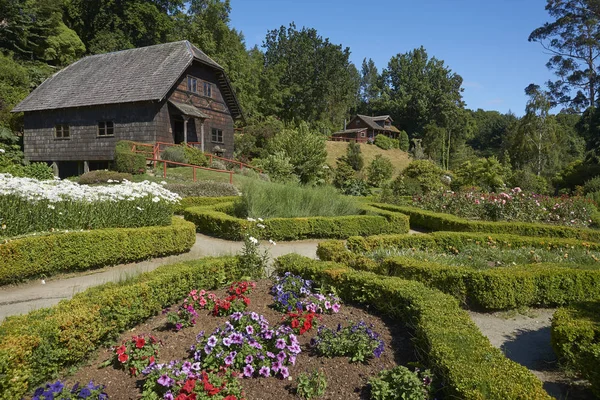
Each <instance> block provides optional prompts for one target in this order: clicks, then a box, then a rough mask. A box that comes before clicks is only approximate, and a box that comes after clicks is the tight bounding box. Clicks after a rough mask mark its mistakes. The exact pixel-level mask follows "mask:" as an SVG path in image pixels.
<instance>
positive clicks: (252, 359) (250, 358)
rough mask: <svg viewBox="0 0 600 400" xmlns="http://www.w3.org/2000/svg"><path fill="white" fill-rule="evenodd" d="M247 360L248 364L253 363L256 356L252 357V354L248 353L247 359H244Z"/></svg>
mask: <svg viewBox="0 0 600 400" xmlns="http://www.w3.org/2000/svg"><path fill="white" fill-rule="evenodd" d="M244 361H245V362H246V364H252V361H254V357H252V355H250V354H249V355H247V356H246V359H245V360H244Z"/></svg>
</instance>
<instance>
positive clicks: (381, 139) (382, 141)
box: [373, 134, 400, 150]
mask: <svg viewBox="0 0 600 400" xmlns="http://www.w3.org/2000/svg"><path fill="white" fill-rule="evenodd" d="M373 143H374V144H375V146H377V147H379V148H380V149H383V150H390V149H397V148H399V147H400V143H399V142H398V140H396V139H392V138H390V137H387V136H386V135H382V134H379V135H377V136H375V141H374V142H373Z"/></svg>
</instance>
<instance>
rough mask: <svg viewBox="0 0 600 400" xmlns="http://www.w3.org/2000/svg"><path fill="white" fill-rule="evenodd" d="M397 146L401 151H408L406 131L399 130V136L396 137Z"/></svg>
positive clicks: (408, 143) (408, 144) (408, 142)
mask: <svg viewBox="0 0 600 400" xmlns="http://www.w3.org/2000/svg"><path fill="white" fill-rule="evenodd" d="M398 146H399V149H400V150H402V151H408V149H409V148H410V141H409V139H408V133H406V131H401V132H400V137H399V138H398Z"/></svg>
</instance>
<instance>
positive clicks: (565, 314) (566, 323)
mask: <svg viewBox="0 0 600 400" xmlns="http://www.w3.org/2000/svg"><path fill="white" fill-rule="evenodd" d="M551 333H552V347H553V348H554V352H555V353H556V354H557V355H558V357H559V360H560V362H561V363H562V365H563V366H564V367H565V368H567V369H569V370H571V371H575V372H576V373H578V374H580V375H581V376H582V377H583V378H585V379H587V380H588V381H589V382H590V383H591V385H592V391H593V392H594V393H595V394H596V396H600V369H599V368H598V366H599V365H600V302H586V303H579V304H574V305H572V306H570V307H568V308H561V309H559V310H557V311H556V312H555V313H554V317H553V318H552V331H551Z"/></svg>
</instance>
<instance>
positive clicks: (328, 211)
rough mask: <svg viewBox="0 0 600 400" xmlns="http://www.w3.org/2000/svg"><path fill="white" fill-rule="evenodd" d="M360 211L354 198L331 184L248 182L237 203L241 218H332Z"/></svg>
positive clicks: (237, 210)
mask: <svg viewBox="0 0 600 400" xmlns="http://www.w3.org/2000/svg"><path fill="white" fill-rule="evenodd" d="M358 211H359V210H358V207H357V205H356V203H355V201H354V200H352V199H350V198H348V197H344V196H341V195H340V194H338V193H337V192H336V191H335V190H334V189H333V188H331V187H327V186H317V187H307V186H299V185H293V184H281V183H266V182H260V181H249V182H247V183H245V184H244V185H243V186H242V196H241V197H240V198H239V199H238V200H237V202H236V214H237V215H238V216H239V217H241V218H246V217H252V218H297V217H316V216H319V217H333V216H341V215H355V214H357V213H358Z"/></svg>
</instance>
